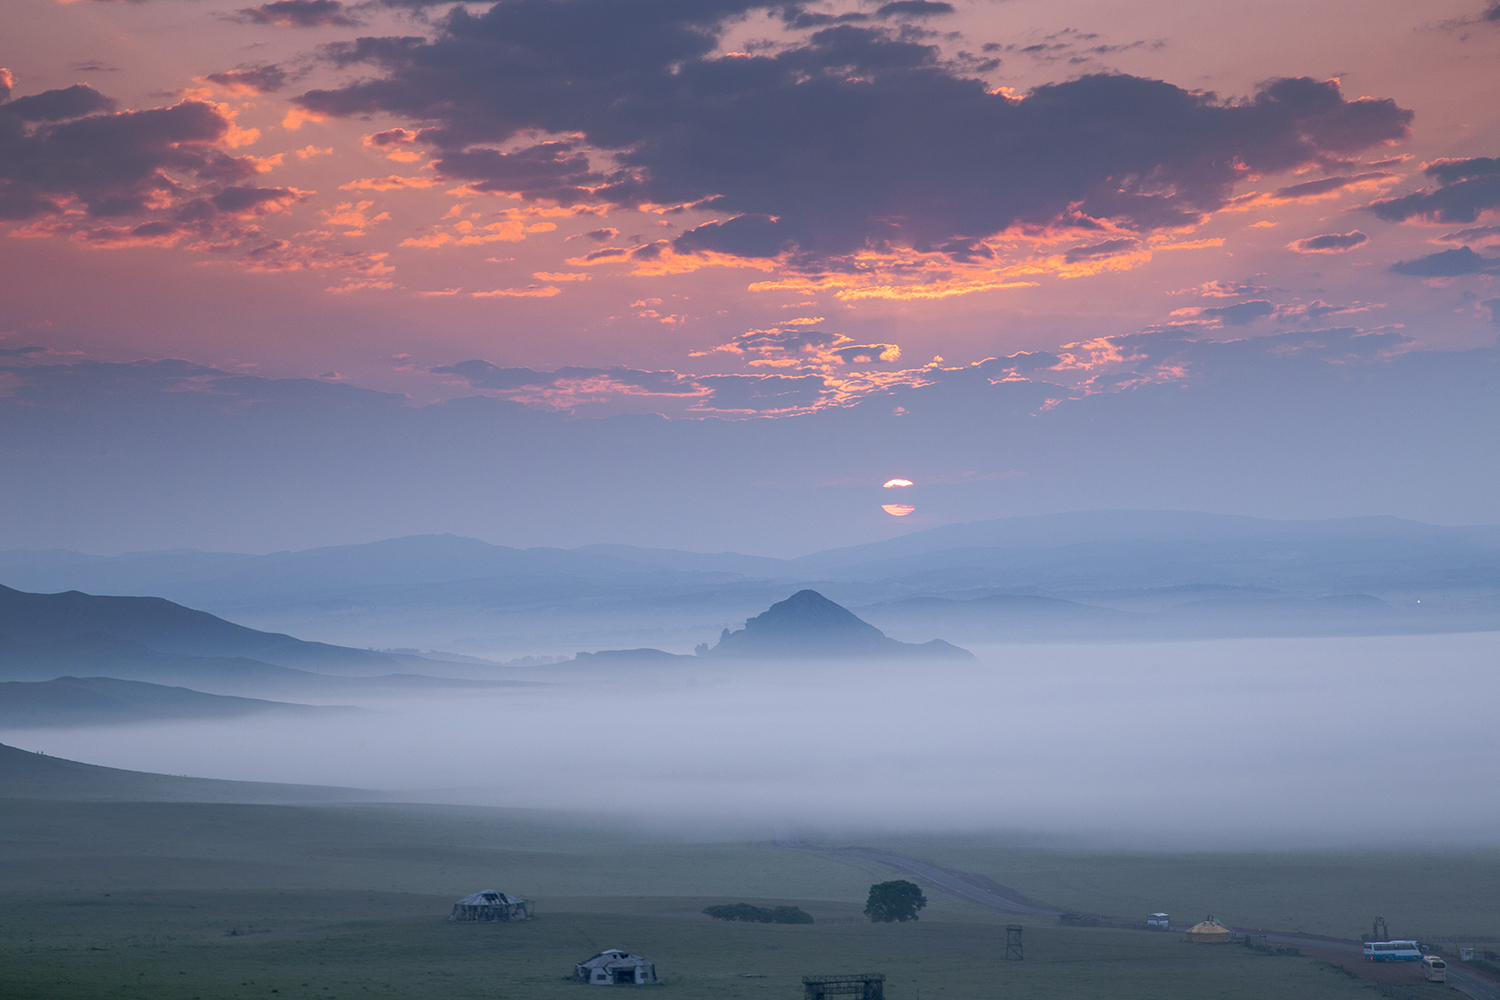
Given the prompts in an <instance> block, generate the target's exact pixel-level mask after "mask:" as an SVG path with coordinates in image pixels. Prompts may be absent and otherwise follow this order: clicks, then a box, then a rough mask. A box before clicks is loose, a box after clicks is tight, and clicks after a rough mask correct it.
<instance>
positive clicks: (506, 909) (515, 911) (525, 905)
mask: <svg viewBox="0 0 1500 1000" xmlns="http://www.w3.org/2000/svg"><path fill="white" fill-rule="evenodd" d="M448 919H449V920H464V921H469V920H530V919H531V900H529V899H520V898H519V897H516V896H509V895H506V894H505V893H503V892H500V891H499V890H497V889H481V890H480V891H478V892H476V893H474V894H472V895H469V896H465V897H464V898H463V899H460V900H459V901H458V902H456V903H454V904H453V912H452V913H451V914H449V915H448Z"/></svg>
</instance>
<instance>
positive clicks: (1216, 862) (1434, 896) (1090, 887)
mask: <svg viewBox="0 0 1500 1000" xmlns="http://www.w3.org/2000/svg"><path fill="white" fill-rule="evenodd" d="M864 840H865V841H866V845H865V846H871V847H877V848H881V849H884V850H889V851H891V852H893V853H897V854H903V855H906V856H909V857H917V858H921V859H923V860H924V861H927V862H929V863H931V864H936V865H938V866H940V867H944V868H950V869H955V870H958V871H965V872H973V873H975V874H978V875H983V876H985V877H987V878H989V879H992V880H994V881H995V882H998V883H1000V884H1001V885H1005V886H1010V887H1012V888H1014V889H1016V890H1017V891H1018V892H1020V893H1022V894H1024V895H1025V896H1027V897H1030V898H1032V899H1037V900H1042V901H1045V902H1046V903H1047V904H1048V905H1049V906H1053V907H1056V908H1059V909H1066V910H1077V911H1080V912H1090V913H1107V914H1112V915H1117V916H1122V917H1133V918H1136V919H1145V915H1146V914H1148V913H1152V912H1155V911H1158V910H1161V911H1165V912H1167V913H1170V914H1172V917H1173V921H1174V923H1175V922H1179V921H1180V922H1183V923H1187V922H1191V921H1196V920H1201V919H1203V917H1204V916H1205V915H1207V914H1209V913H1212V914H1213V915H1214V916H1215V917H1217V918H1218V919H1219V920H1222V921H1225V922H1227V923H1230V924H1232V925H1233V926H1237V927H1246V928H1266V929H1275V930H1283V931H1299V932H1302V933H1306V934H1323V935H1328V936H1330V937H1340V938H1358V937H1359V935H1360V934H1362V933H1369V931H1370V927H1371V924H1372V922H1373V920H1374V918H1375V916H1376V915H1380V916H1383V917H1385V918H1386V921H1387V923H1388V924H1389V926H1390V931H1391V933H1392V934H1394V935H1398V936H1402V937H1431V936H1437V935H1441V936H1450V935H1477V936H1481V937H1489V938H1495V937H1500V896H1497V894H1500V850H1494V849H1482V850H1481V849H1465V850H1458V849H1453V850H1421V851H1418V850H1406V851H1395V850H1382V851H1375V850H1365V851H1355V850H1349V851H1299V852H1285V853H1250V852H1207V851H1205V852H1201V853H1184V852H1173V853H1161V854H1153V853H1144V852H1128V853H1127V852H1120V851H1059V850H1047V849H1041V848H1038V847H1036V846H1035V842H1034V841H1032V842H1030V843H1023V842H1020V841H1014V842H1012V841H1007V840H1005V839H1003V838H998V837H993V836H973V837H969V836H940V837H939V836H902V837H889V836H887V837H868V838H864Z"/></svg>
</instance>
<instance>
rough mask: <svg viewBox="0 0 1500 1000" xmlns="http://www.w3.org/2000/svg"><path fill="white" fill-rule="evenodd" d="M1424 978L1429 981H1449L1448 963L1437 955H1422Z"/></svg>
mask: <svg viewBox="0 0 1500 1000" xmlns="http://www.w3.org/2000/svg"><path fill="white" fill-rule="evenodd" d="M1422 978H1423V979H1426V980H1427V981H1428V982H1429V983H1446V982H1447V981H1448V963H1447V962H1445V961H1443V960H1442V959H1441V958H1438V957H1437V956H1436V955H1423V956H1422Z"/></svg>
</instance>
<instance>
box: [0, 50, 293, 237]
mask: <svg viewBox="0 0 1500 1000" xmlns="http://www.w3.org/2000/svg"><path fill="white" fill-rule="evenodd" d="M9 97H10V86H9V79H8V76H6V75H3V74H0V220H9V221H23V220H27V219H37V218H44V217H49V216H57V215H59V214H60V213H61V212H62V211H63V210H64V209H65V208H66V207H68V206H69V205H70V204H71V203H73V202H75V201H76V202H78V203H81V205H82V207H83V208H84V209H85V211H86V213H87V216H88V218H89V220H91V221H92V222H97V223H105V224H107V225H105V227H104V228H101V229H99V230H98V231H97V232H98V233H99V234H103V235H107V236H108V238H113V239H130V238H135V239H154V238H159V237H163V236H168V235H171V234H174V233H197V234H205V235H206V234H207V233H209V232H211V231H213V230H214V229H215V228H217V227H218V226H220V225H221V224H223V222H224V221H225V217H238V216H244V215H247V214H251V215H253V214H255V213H256V211H257V210H258V208H259V207H261V206H266V205H270V204H276V203H279V202H282V201H284V200H286V199H288V198H291V197H295V193H294V192H292V191H290V190H289V189H285V188H263V187H257V186H255V185H253V184H246V183H244V182H245V181H247V180H248V179H249V178H251V177H253V176H254V175H255V173H256V168H255V164H254V163H253V161H251V160H250V159H249V158H248V157H236V156H231V155H229V154H228V153H226V152H224V151H223V149H222V148H220V145H221V143H222V142H223V140H224V139H225V137H226V136H227V135H228V133H229V129H230V125H231V123H230V121H229V119H227V118H225V117H224V115H223V114H222V113H220V111H219V110H218V108H216V107H215V106H214V105H212V104H208V103H205V102H203V101H182V102H181V103H179V104H176V105H173V106H172V107H168V108H149V109H147V110H144V111H117V110H116V103H115V101H113V100H112V99H110V98H109V97H106V96H105V95H104V94H101V93H100V92H99V91H97V90H95V89H94V88H92V87H90V86H88V85H86V84H77V85H75V86H72V87H67V88H64V89H61V90H48V91H44V92H43V93H40V94H32V95H29V96H25V97H17V98H14V99H11V100H7V98H9ZM161 192H167V193H169V194H171V195H173V196H174V201H175V204H174V205H173V207H172V208H171V209H170V210H168V211H166V212H158V211H154V210H153V209H152V208H151V207H150V203H151V202H153V201H154V200H155V199H156V197H157V195H158V194H159V193H161ZM141 216H153V218H151V220H150V221H147V222H143V223H140V224H137V225H135V226H133V227H130V228H125V227H120V226H118V225H116V224H114V223H115V222H116V221H117V220H122V219H125V220H128V219H131V218H138V217H141Z"/></svg>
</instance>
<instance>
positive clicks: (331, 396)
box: [0, 0, 1500, 555]
mask: <svg viewBox="0 0 1500 1000" xmlns="http://www.w3.org/2000/svg"><path fill="white" fill-rule="evenodd" d="M246 2H248V0H230V2H226V3H218V2H213V0H140V2H110V0H78V2H69V3H59V2H55V0H7V3H6V25H7V30H6V31H5V33H4V37H3V38H0V66H4V67H5V70H4V72H3V74H0V98H4V100H3V102H0V255H3V260H0V266H3V268H4V273H5V275H6V280H5V281H4V282H3V283H0V456H4V460H5V463H6V465H7V467H8V468H9V469H10V472H11V474H10V475H8V476H6V477H4V481H0V503H3V504H4V506H5V508H6V510H7V511H8V512H9V514H8V516H7V517H6V518H5V519H4V521H5V523H4V524H3V525H0V545H3V546H7V547H10V546H15V547H50V546H63V547H73V548H80V549H84V550H88V551H95V552H117V551H124V550H128V549H132V548H153V547H160V548H168V547H176V546H197V547H204V548H236V549H241V550H247V551H268V550H272V549H276V548H284V547H304V546H311V545H319V544H336V543H343V542H357V541H368V540H373V539H375V538H381V537H390V536H393V535H400V534H411V533H417V532H422V531H455V532H458V533H462V534H470V535H475V536H477V537H482V538H486V539H487V540H490V541H495V542H502V543H508V544H560V545H576V544H585V543H590V542H602V541H624V542H634V543H637V544H654V545H671V546H675V547H683V548H708V549H716V548H739V549H743V550H748V551H756V552H765V553H767V554H776V555H795V554H798V553H799V552H804V551H811V550H815V549H818V548H826V547H829V546H832V545H836V544H847V543H851V542H857V541H864V540H868V539H871V538H876V537H884V536H887V535H890V534H898V533H901V532H903V531H907V530H911V529H912V528H913V527H923V526H930V525H932V524H937V523H944V522H947V521H954V520H966V519H977V518H981V517H996V516H1003V515H1006V514H1022V513H1039V512H1046V511H1052V510H1067V509H1079V508H1088V507H1131V506H1149V507H1160V508H1195V509H1209V510H1217V511H1224V512H1233V513H1249V514H1258V515H1262V516H1278V517H1332V516H1346V515H1355V514H1395V515H1399V516H1407V517H1415V518H1418V519H1424V520H1430V521H1436V522H1441V523H1475V522H1495V521H1500V509H1497V500H1496V497H1500V493H1497V491H1496V490H1495V488H1494V487H1495V486H1496V485H1497V484H1496V483H1495V482H1494V480H1495V478H1496V472H1495V471H1494V470H1495V469H1496V463H1495V461H1494V460H1495V459H1496V458H1497V457H1500V456H1497V455H1496V453H1495V452H1496V446H1495V444H1494V442H1493V441H1492V440H1491V439H1492V437H1493V433H1492V431H1493V428H1494V427H1495V426H1496V424H1495V421H1494V418H1495V416H1496V415H1497V414H1496V413H1495V409H1496V404H1495V387H1496V385H1500V382H1497V381H1496V379H1497V376H1500V372H1497V370H1496V369H1497V366H1500V356H1497V348H1496V338H1497V333H1500V281H1497V276H1500V63H1497V57H1500V6H1497V4H1496V3H1495V2H1494V0H1489V2H1488V3H1487V2H1486V0H1432V2H1429V3H1424V4H1419V5H1418V4H1410V3H1399V2H1374V0H1369V2H1359V3H1354V2H1336V3H1327V4H1321V5H1316V6H1315V7H1310V6H1309V5H1306V4H1302V3H1291V2H1248V3H1246V2H1241V3H1234V4H1230V3H1219V2H1208V3H1197V4H1192V5H1185V4H1167V3H1148V4H1140V3H1134V4H1124V3H1105V2H1092V3H1084V2H1048V3H1041V2H1032V0H998V2H991V0H982V2H963V0H953V2H952V3H948V2H940V0H894V2H887V3H882V2H879V0H875V2H858V0H855V2H846V0H830V2H826V3H806V4H777V5H765V4H758V3H755V2H752V0H629V2H625V0H501V2H499V3H495V4H485V3H473V4H466V5H465V4H460V5H457V6H449V5H447V4H429V3H425V2H423V0H365V2H348V0H271V2H267V3H263V4H260V5H257V6H237V4H243V3H246ZM893 478H905V479H910V480H911V481H912V482H913V483H914V484H915V485H913V486H911V487H896V488H893V489H890V490H886V489H883V488H882V485H881V484H883V483H884V482H887V481H889V480H890V479H893Z"/></svg>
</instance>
